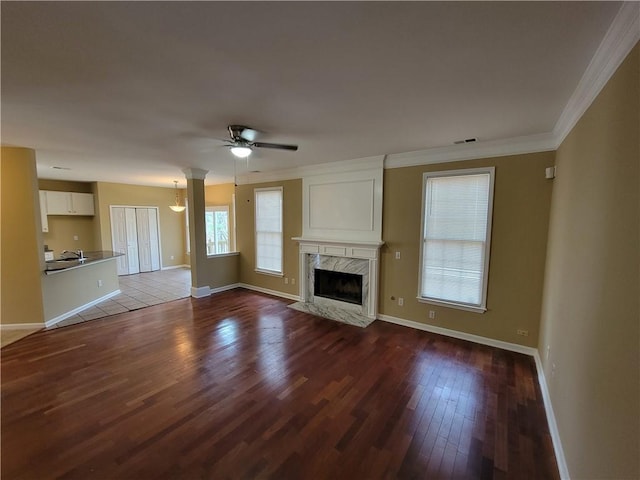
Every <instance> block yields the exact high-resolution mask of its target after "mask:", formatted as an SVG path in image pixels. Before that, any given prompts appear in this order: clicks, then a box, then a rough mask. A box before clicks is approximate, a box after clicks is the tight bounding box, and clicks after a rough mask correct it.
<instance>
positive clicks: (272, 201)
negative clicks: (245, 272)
mask: <svg viewBox="0 0 640 480" xmlns="http://www.w3.org/2000/svg"><path fill="white" fill-rule="evenodd" d="M255 207H256V220H255V222H256V269H257V270H263V271H266V272H272V273H282V189H280V188H278V189H259V190H258V189H257V190H255Z"/></svg>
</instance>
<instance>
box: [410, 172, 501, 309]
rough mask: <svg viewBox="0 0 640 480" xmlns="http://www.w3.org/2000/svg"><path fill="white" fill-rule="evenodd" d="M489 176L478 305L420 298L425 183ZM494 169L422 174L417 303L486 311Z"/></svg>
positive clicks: (425, 204)
mask: <svg viewBox="0 0 640 480" xmlns="http://www.w3.org/2000/svg"><path fill="white" fill-rule="evenodd" d="M486 174H488V175H489V192H488V194H489V195H488V199H487V202H488V204H487V231H486V234H485V246H484V266H483V272H482V273H483V276H482V292H481V295H482V297H481V303H480V304H479V305H472V304H467V303H462V302H456V301H453V300H446V299H439V298H428V297H423V296H422V279H423V278H422V277H423V270H422V268H423V267H422V266H423V265H424V243H425V218H426V217H425V212H426V210H425V209H426V208H427V200H426V196H427V181H428V180H429V179H430V178H442V177H454V176H466V175H486ZM495 176H496V168H495V167H480V168H465V169H459V170H446V171H442V172H439V171H435V172H424V173H423V174H422V210H421V218H420V263H419V265H420V268H419V277H418V295H417V298H418V301H420V302H423V303H433V304H434V305H443V306H446V307H450V308H459V309H462V310H467V311H471V312H476V313H483V312H485V311H486V310H487V289H488V284H489V260H490V258H489V257H490V252H491V230H492V228H491V226H492V223H493V192H494V187H495Z"/></svg>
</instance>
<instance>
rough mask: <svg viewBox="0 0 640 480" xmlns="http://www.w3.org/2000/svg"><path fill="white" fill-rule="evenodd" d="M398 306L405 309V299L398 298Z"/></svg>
mask: <svg viewBox="0 0 640 480" xmlns="http://www.w3.org/2000/svg"><path fill="white" fill-rule="evenodd" d="M398 306H399V307H403V306H404V298H402V297H399V298H398Z"/></svg>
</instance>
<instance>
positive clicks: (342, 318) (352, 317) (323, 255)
mask: <svg viewBox="0 0 640 480" xmlns="http://www.w3.org/2000/svg"><path fill="white" fill-rule="evenodd" d="M295 240H298V241H299V242H300V301H299V302H296V303H293V304H291V305H289V306H290V307H291V308H293V309H295V310H300V311H303V312H307V313H312V314H314V315H319V316H321V317H325V318H330V319H332V320H337V321H339V322H343V323H348V324H351V325H357V326H359V327H366V326H367V325H369V324H370V323H371V322H373V321H374V320H375V319H376V315H377V308H376V307H377V304H378V252H379V249H380V245H381V244H382V242H378V243H374V242H350V243H344V242H338V241H327V240H317V239H313V240H306V239H302V238H295Z"/></svg>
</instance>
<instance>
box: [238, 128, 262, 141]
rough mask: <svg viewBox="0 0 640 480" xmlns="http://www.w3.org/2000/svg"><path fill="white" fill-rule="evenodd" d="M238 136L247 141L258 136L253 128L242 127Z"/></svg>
mask: <svg viewBox="0 0 640 480" xmlns="http://www.w3.org/2000/svg"><path fill="white" fill-rule="evenodd" d="M240 136H241V137H242V138H244V139H245V140H247V141H249V142H253V141H254V140H255V139H256V138H257V137H258V131H257V130H254V129H253V128H249V127H244V130H242V132H240Z"/></svg>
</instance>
